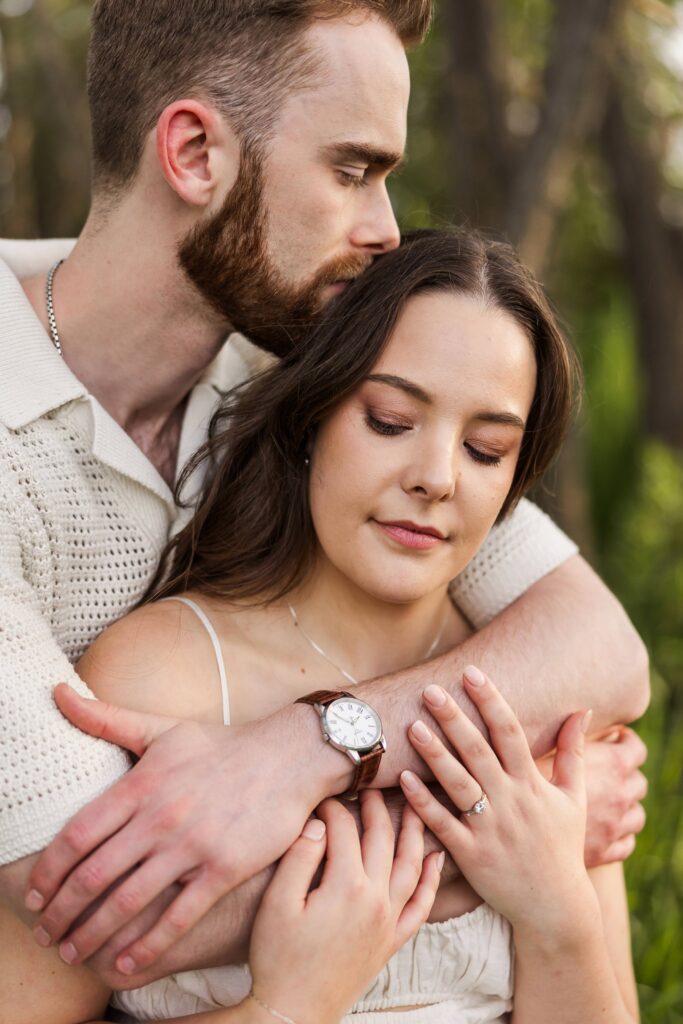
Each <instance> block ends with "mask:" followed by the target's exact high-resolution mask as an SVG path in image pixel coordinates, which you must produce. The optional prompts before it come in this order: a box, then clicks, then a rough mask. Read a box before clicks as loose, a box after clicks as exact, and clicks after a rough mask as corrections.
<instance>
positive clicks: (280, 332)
mask: <svg viewBox="0 0 683 1024" xmlns="http://www.w3.org/2000/svg"><path fill="white" fill-rule="evenodd" d="M262 163H263V161H262V157H261V155H260V153H258V152H257V151H255V150H254V149H253V147H248V146H246V145H244V146H243V150H242V159H241V162H240V171H239V176H238V178H237V181H236V183H235V185H234V186H233V188H232V189H231V190H230V192H229V194H228V196H227V198H226V200H225V203H224V204H223V207H222V209H220V210H219V211H218V213H216V214H214V216H213V217H212V218H211V219H210V220H208V221H206V222H203V223H199V224H197V225H195V227H194V228H192V230H191V231H190V232H189V233H188V234H187V235H186V237H185V238H184V239H183V241H182V242H181V244H180V247H179V250H178V258H179V260H180V264H181V266H182V267H183V269H184V270H185V272H186V274H187V275H188V277H189V278H190V280H191V281H192V282H193V284H194V285H195V286H196V288H197V289H198V290H199V291H200V293H201V294H202V296H203V297H204V298H205V299H206V300H207V302H209V303H210V305H211V307H212V308H213V309H214V311H215V312H217V313H218V314H219V316H220V317H221V318H223V319H224V320H226V321H227V322H228V323H229V324H230V325H231V326H232V327H234V328H235V329H236V330H238V331H241V332H242V333H244V334H246V335H247V337H249V339H250V340H251V341H253V342H255V343H256V344H258V345H260V346H261V348H264V349H267V350H268V351H269V352H272V353H274V355H277V356H284V355H286V354H287V353H288V352H290V351H291V350H292V348H294V347H296V346H298V345H299V344H300V343H301V342H302V341H303V340H304V339H305V338H306V336H307V335H308V334H309V333H310V331H311V329H312V327H313V326H314V325H315V323H316V322H317V320H318V319H319V318H320V314H321V312H322V310H323V307H324V305H325V301H324V296H323V290H324V289H325V287H326V286H328V285H330V284H333V283H334V282H336V281H341V280H347V279H350V278H355V277H358V275H359V274H361V273H362V272H363V271H364V270H366V269H367V267H368V266H369V265H370V263H371V262H372V259H371V257H369V256H364V257H363V256H347V257H345V258H339V259H336V260H331V261H330V262H329V263H327V264H325V265H324V266H323V267H321V268H320V269H319V270H318V271H317V272H316V274H315V276H314V277H313V278H312V279H311V280H310V281H309V282H308V283H307V284H305V285H303V286H299V287H293V286H292V285H289V284H287V282H286V281H285V280H284V279H283V277H282V275H281V273H280V272H279V271H278V270H277V268H276V267H274V266H273V264H272V261H271V260H270V258H269V256H268V252H267V247H266V210H265V204H264V201H263V174H262Z"/></svg>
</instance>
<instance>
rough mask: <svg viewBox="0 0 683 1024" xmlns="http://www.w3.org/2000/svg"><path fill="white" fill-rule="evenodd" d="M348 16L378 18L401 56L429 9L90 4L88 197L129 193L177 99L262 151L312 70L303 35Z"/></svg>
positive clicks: (359, 2)
mask: <svg viewBox="0 0 683 1024" xmlns="http://www.w3.org/2000/svg"><path fill="white" fill-rule="evenodd" d="M356 12H360V13H362V12H367V15H374V16H375V17H379V18H381V19H382V20H384V21H385V22H386V23H387V24H388V25H390V26H391V27H392V29H393V30H394V31H395V32H396V34H397V36H398V37H399V39H400V40H401V41H402V42H403V44H404V45H405V46H408V45H412V44H415V43H418V42H420V41H421V40H422V39H423V38H424V35H425V34H426V32H427V29H428V27H429V23H430V19H431V15H432V0H95V4H94V7H93V16H92V36H91V43H90V54H89V61H88V96H89V100H90V115H91V121H92V137H93V171H94V174H93V177H94V182H93V184H94V187H95V190H96V191H104V192H106V193H110V194H112V193H116V192H119V191H120V190H121V189H122V188H123V187H125V186H126V185H127V184H128V183H130V181H131V180H132V179H133V178H134V177H135V174H136V172H137V169H138V166H139V162H140V157H141V155H142V150H143V146H144V141H145V138H146V136H147V134H148V133H149V131H151V129H152V128H153V127H154V125H155V124H156V122H157V120H158V118H159V115H160V114H161V112H162V110H163V109H164V107H166V106H168V104H169V103H172V102H173V101H174V100H176V99H181V98H187V97H190V96H194V97H197V98H202V99H204V100H207V101H209V102H212V103H213V104H215V105H216V106H217V107H218V109H219V110H221V112H222V113H223V114H224V115H225V116H226V117H227V118H228V119H229V120H230V122H231V124H232V126H233V128H234V129H235V131H236V132H237V133H238V135H239V136H240V137H241V138H242V139H243V140H244V141H245V142H246V143H247V144H252V145H253V144H259V143H262V142H263V141H264V140H266V139H267V138H268V136H269V133H270V132H272V129H273V126H274V124H275V122H276V120H277V115H278V112H279V109H280V106H281V104H282V101H283V99H284V97H285V96H286V95H287V94H288V93H290V92H292V91H293V90H295V89H297V88H302V87H304V86H305V85H306V84H307V82H309V81H310V80H311V76H312V75H313V74H314V72H315V70H316V67H317V65H316V62H315V59H314V57H313V55H312V54H311V52H310V51H309V50H307V48H306V47H305V45H304V42H303V35H304V32H305V30H306V29H307V28H308V27H309V26H310V25H311V24H312V22H313V21H315V20H318V19H324V18H327V19H332V18H342V17H346V16H349V15H352V14H355V13H356Z"/></svg>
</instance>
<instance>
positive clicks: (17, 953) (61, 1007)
mask: <svg viewBox="0 0 683 1024" xmlns="http://www.w3.org/2000/svg"><path fill="white" fill-rule="evenodd" d="M0 947H1V948H2V957H0V993H1V996H0V998H1V1000H2V1011H3V1012H2V1013H1V1014H0V1016H1V1017H2V1020H3V1021H5V1022H6V1024H80V1022H81V1021H88V1020H90V1019H91V1018H93V1017H95V1016H97V1017H100V1016H101V1015H102V1014H103V1013H104V1009H105V1007H106V1005H107V1002H108V1001H109V995H110V992H109V989H108V988H107V987H106V986H105V985H104V984H103V983H102V982H101V981H100V980H99V979H98V978H97V977H96V976H95V975H94V974H93V973H92V972H91V971H89V970H88V968H87V967H67V966H66V964H64V963H62V961H61V960H60V959H59V956H58V954H57V950H56V949H41V948H40V946H38V945H36V942H35V940H34V938H33V936H32V934H31V932H30V930H29V929H28V928H27V926H26V925H25V924H24V923H23V922H22V921H20V920H19V919H18V918H17V917H16V916H15V915H14V914H13V913H12V911H11V910H9V909H8V908H7V907H5V906H3V905H0Z"/></svg>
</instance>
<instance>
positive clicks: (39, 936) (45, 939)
mask: <svg viewBox="0 0 683 1024" xmlns="http://www.w3.org/2000/svg"><path fill="white" fill-rule="evenodd" d="M33 938H34V939H35V940H36V942H37V943H38V945H39V946H49V945H50V943H51V942H52V939H51V938H50V936H49V934H48V933H47V932H46V931H45V929H44V928H43V927H42V926H41V925H38V927H37V928H34V930H33Z"/></svg>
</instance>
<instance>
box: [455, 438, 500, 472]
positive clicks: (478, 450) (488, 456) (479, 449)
mask: <svg viewBox="0 0 683 1024" xmlns="http://www.w3.org/2000/svg"><path fill="white" fill-rule="evenodd" d="M464 446H465V449H466V451H467V453H468V454H469V456H470V457H471V458H472V459H474V461H475V462H480V463H482V465H484V466H499V465H500V461H501V459H502V458H503V456H504V455H505V452H503V451H498V450H496V449H494V448H487V447H485V446H484V445H476V444H473V443H472V442H471V441H465V445H464Z"/></svg>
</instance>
